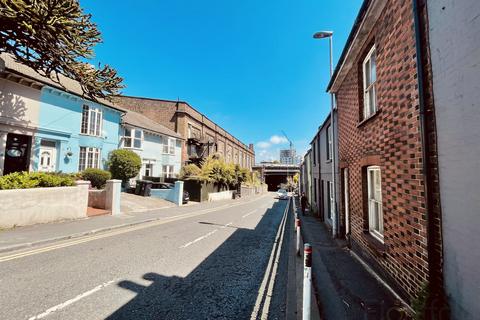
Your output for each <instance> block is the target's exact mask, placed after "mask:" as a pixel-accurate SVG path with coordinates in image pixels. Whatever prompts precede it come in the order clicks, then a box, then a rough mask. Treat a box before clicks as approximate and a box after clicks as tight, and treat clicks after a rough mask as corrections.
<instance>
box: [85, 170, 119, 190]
mask: <svg viewBox="0 0 480 320" xmlns="http://www.w3.org/2000/svg"><path fill="white" fill-rule="evenodd" d="M111 178H112V174H111V173H110V172H109V171H106V170H102V169H94V168H89V169H86V170H85V171H83V172H82V179H83V180H88V181H90V184H91V185H92V187H94V188H97V189H103V188H104V187H105V184H106V183H107V180H109V179H111Z"/></svg>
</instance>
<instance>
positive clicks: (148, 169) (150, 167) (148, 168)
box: [144, 162, 153, 177]
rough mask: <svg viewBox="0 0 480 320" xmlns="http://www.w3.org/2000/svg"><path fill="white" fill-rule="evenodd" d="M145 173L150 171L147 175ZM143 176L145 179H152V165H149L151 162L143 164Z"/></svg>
mask: <svg viewBox="0 0 480 320" xmlns="http://www.w3.org/2000/svg"><path fill="white" fill-rule="evenodd" d="M147 171H150V172H149V174H147ZM144 175H145V176H146V177H153V163H151V162H148V163H145V172H144Z"/></svg>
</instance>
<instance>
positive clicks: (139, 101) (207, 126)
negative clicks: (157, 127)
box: [115, 96, 255, 163]
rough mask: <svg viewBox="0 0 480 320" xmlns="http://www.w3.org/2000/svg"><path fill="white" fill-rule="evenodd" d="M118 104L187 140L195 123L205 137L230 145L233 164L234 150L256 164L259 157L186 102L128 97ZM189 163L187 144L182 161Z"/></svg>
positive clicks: (119, 100)
mask: <svg viewBox="0 0 480 320" xmlns="http://www.w3.org/2000/svg"><path fill="white" fill-rule="evenodd" d="M115 102H116V103H118V104H119V105H120V106H122V107H124V108H126V109H128V110H132V111H135V112H138V113H142V114H144V115H146V116H147V117H149V118H150V119H152V120H154V121H157V122H158V123H161V124H163V125H164V126H166V127H167V128H169V129H172V130H174V131H175V132H178V133H179V134H181V135H182V137H183V138H185V139H187V131H188V124H189V123H191V124H192V125H193V126H195V127H196V128H198V129H199V130H200V131H201V132H202V134H205V135H210V136H212V137H214V138H216V139H217V141H218V140H220V141H222V142H223V143H222V145H223V146H224V147H225V146H226V145H227V143H228V145H230V146H231V147H232V160H233V159H234V151H233V150H235V153H236V154H237V156H238V154H239V151H240V150H242V152H244V153H246V154H248V155H249V156H250V158H251V161H252V163H253V162H254V159H255V153H254V151H253V150H250V149H249V148H248V146H246V145H245V144H243V143H242V142H240V141H239V140H238V139H236V138H235V137H234V136H232V135H231V134H229V133H228V132H226V131H225V130H223V129H222V128H221V127H219V126H217V125H216V124H215V123H214V122H213V121H211V120H210V119H208V118H207V117H206V116H204V115H203V114H201V113H200V112H198V111H197V110H196V109H194V108H192V107H191V106H190V105H188V104H187V103H185V102H182V101H179V102H177V101H166V100H158V99H148V98H138V97H128V96H120V97H117V98H116V101H115ZM177 111H178V112H177ZM223 154H226V149H225V150H223ZM187 160H188V154H187V148H186V145H185V144H184V145H183V147H182V161H183V162H185V161H187ZM237 162H238V161H237Z"/></svg>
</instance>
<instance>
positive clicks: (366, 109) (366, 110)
mask: <svg viewBox="0 0 480 320" xmlns="http://www.w3.org/2000/svg"><path fill="white" fill-rule="evenodd" d="M372 57H374V58H375V59H374V61H375V63H374V66H375V68H374V69H373V68H372ZM367 63H368V66H369V68H368V70H367ZM372 71H374V72H372ZM367 72H368V75H369V78H370V84H368V86H367ZM362 74H363V119H368V118H369V117H371V116H373V115H374V114H375V113H376V112H377V111H378V108H377V91H376V83H377V55H376V50H375V46H372V48H371V49H370V51H369V52H368V54H367V56H366V57H365V60H363V64H362ZM372 75H373V77H372ZM372 79H373V80H372ZM370 92H372V96H373V100H374V101H373V105H372V110H370V96H369V93H370Z"/></svg>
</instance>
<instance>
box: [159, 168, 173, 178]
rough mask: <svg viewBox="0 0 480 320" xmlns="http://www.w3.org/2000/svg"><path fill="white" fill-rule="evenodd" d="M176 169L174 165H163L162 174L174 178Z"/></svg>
mask: <svg viewBox="0 0 480 320" xmlns="http://www.w3.org/2000/svg"><path fill="white" fill-rule="evenodd" d="M174 170H175V168H174V166H173V165H163V166H162V176H163V177H164V178H173V171H174Z"/></svg>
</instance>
